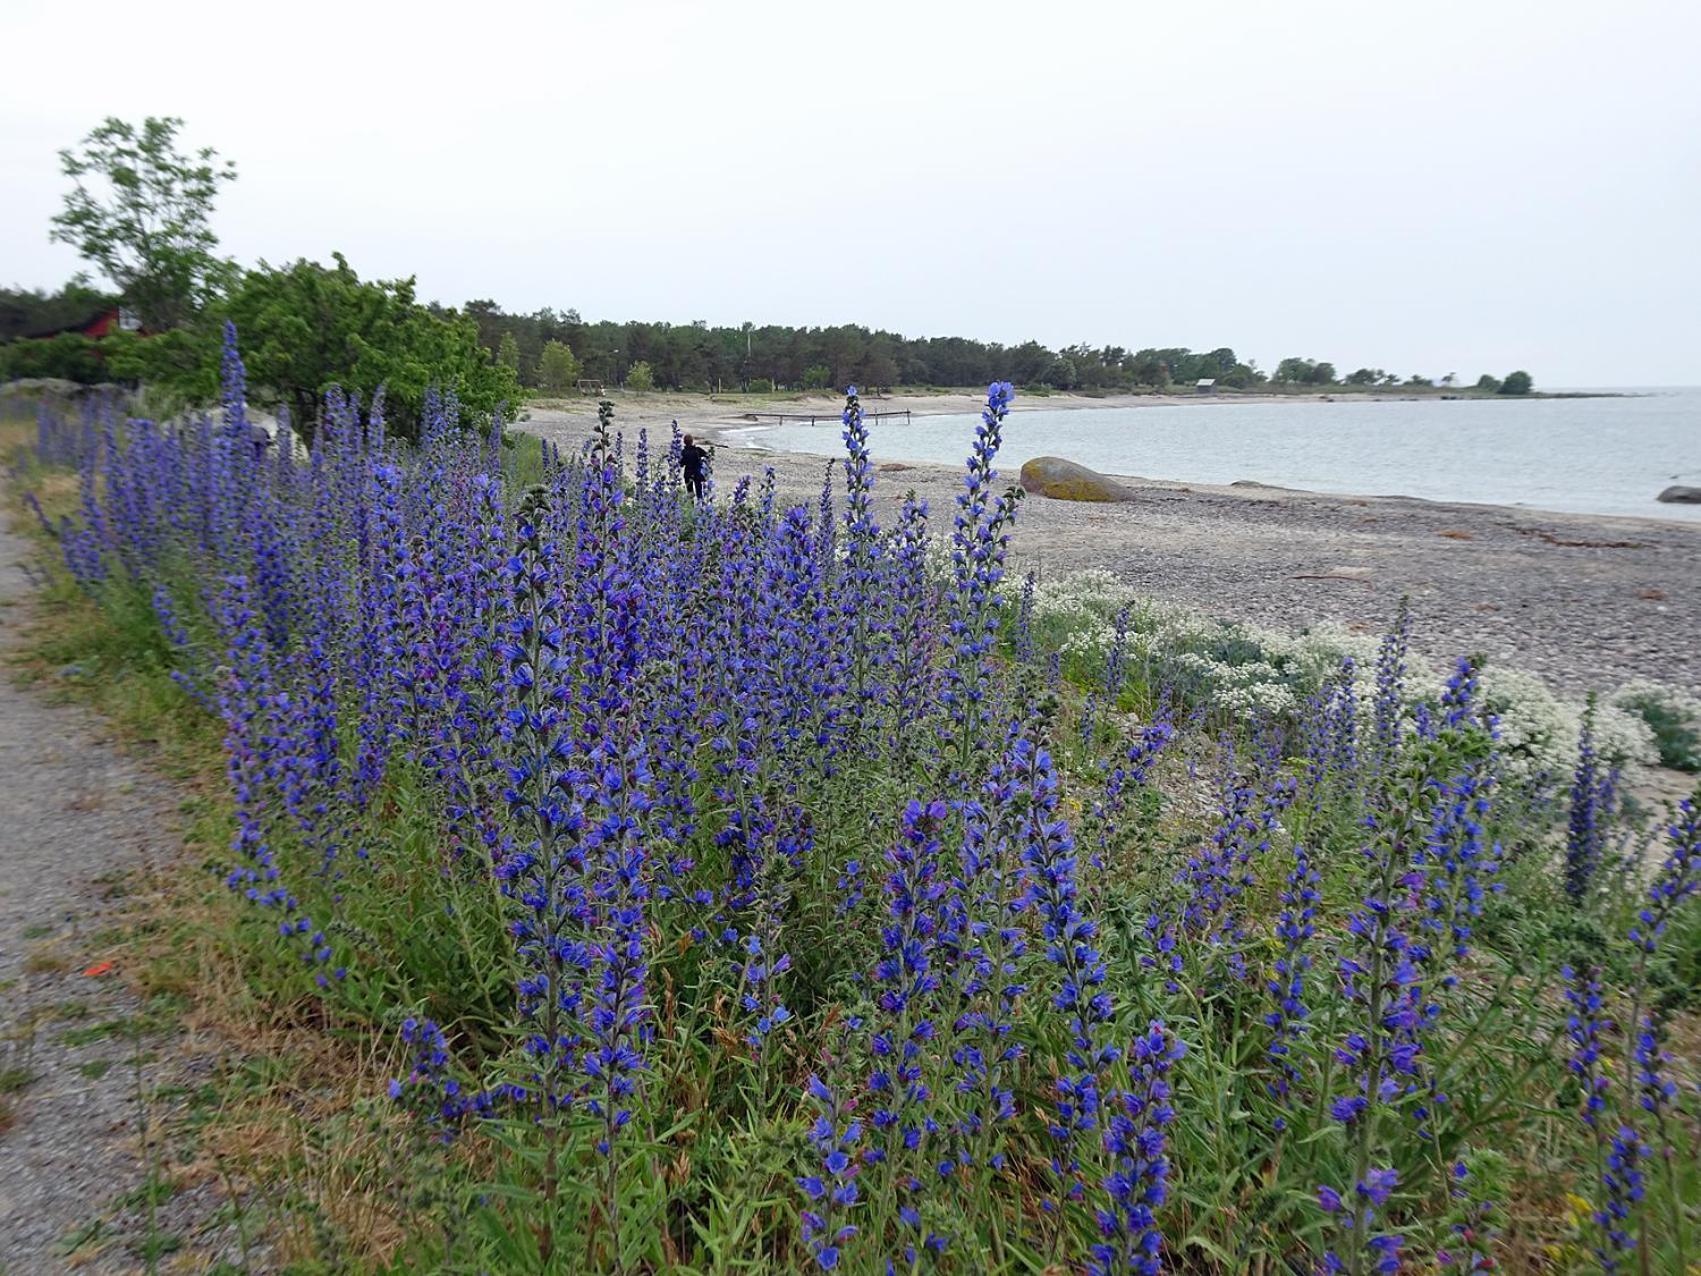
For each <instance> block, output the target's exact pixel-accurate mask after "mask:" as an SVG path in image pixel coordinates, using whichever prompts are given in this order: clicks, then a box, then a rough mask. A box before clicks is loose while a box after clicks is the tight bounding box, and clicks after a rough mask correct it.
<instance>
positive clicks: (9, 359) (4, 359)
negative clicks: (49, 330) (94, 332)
mask: <svg viewBox="0 0 1701 1276" xmlns="http://www.w3.org/2000/svg"><path fill="white" fill-rule="evenodd" d="M23 377H57V378H58V379H60V380H62V381H75V382H77V383H78V384H79V385H98V384H99V383H100V382H102V381H110V380H113V379H114V377H113V375H112V374H111V373H110V372H109V371H108V370H107V367H106V364H105V362H104V360H103V359H102V357H101V343H100V342H98V341H91V340H89V339H88V338H87V337H84V336H82V335H80V334H78V333H75V332H62V333H60V334H59V335H58V336H56V337H45V338H42V339H41V340H39V341H12V342H8V343H7V344H6V345H3V346H0V381H12V380H17V379H19V378H23Z"/></svg>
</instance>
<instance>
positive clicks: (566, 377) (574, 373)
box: [537, 341, 579, 394]
mask: <svg viewBox="0 0 1701 1276" xmlns="http://www.w3.org/2000/svg"><path fill="white" fill-rule="evenodd" d="M537 379H538V384H539V385H540V386H542V387H543V388H544V389H545V390H548V391H549V392H550V393H552V394H562V393H564V392H566V391H568V390H571V389H572V388H573V385H574V383H575V382H577V381H578V379H579V360H578V359H577V358H575V357H574V355H573V350H572V347H570V346H569V345H568V344H567V343H566V342H565V341H549V342H546V343H544V347H543V353H542V354H540V355H539V356H538V361H537Z"/></svg>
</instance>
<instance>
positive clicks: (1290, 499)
mask: <svg viewBox="0 0 1701 1276" xmlns="http://www.w3.org/2000/svg"><path fill="white" fill-rule="evenodd" d="M677 410H678V409H669V411H670V412H671V411H677ZM618 423H619V425H620V426H621V428H622V430H623V431H624V432H625V434H626V448H627V453H628V455H630V454H631V451H632V448H633V446H634V444H635V442H636V434H637V432H638V429H639V428H640V427H641V426H646V427H648V428H649V431H650V434H651V437H652V440H654V441H658V442H659V441H665V440H666V439H667V437H668V431H669V423H668V420H667V419H666V418H665V417H659V418H658V417H656V416H653V415H648V414H646V413H645V412H644V411H643V410H642V409H641V408H640V409H638V410H629V409H628V408H627V407H625V406H623V407H622V408H621V409H620V418H619V420H618ZM682 423H683V424H684V426H685V428H687V429H691V430H695V431H697V432H699V433H702V434H705V435H708V436H709V437H711V438H714V437H717V436H718V438H719V439H720V447H719V449H718V458H717V463H716V469H715V482H716V485H717V488H718V491H719V492H720V493H721V494H722V495H723V497H724V495H725V494H727V493H730V492H731V490H732V485H733V483H734V482H735V481H736V479H737V477H738V476H739V475H740V474H745V473H754V474H757V475H759V474H760V473H761V470H762V468H763V467H765V466H769V465H771V466H773V467H774V470H775V477H776V480H777V484H778V490H779V492H780V493H781V495H782V496H783V497H784V498H786V499H788V500H791V501H794V502H795V501H803V500H809V501H812V500H814V499H815V498H816V497H817V496H818V494H819V492H820V488H821V476H822V472H823V466H824V458H823V457H814V456H806V455H801V454H797V453H777V452H760V451H757V450H755V449H752V448H750V447H749V446H748V445H747V444H745V443H744V442H743V439H742V438H741V437H740V436H736V435H731V436H729V435H728V434H726V433H724V432H723V431H724V430H725V427H727V426H728V425H732V424H735V423H734V422H730V421H724V420H723V421H719V422H717V421H716V420H714V419H712V418H704V419H692V420H685V421H683V422H682ZM590 425H591V418H590V417H589V416H588V415H586V414H580V413H573V414H569V413H563V412H554V411H536V412H534V413H533V414H532V416H531V418H530V419H529V420H527V421H525V422H523V423H522V424H521V426H520V427H519V428H521V429H524V430H528V431H531V432H533V433H536V434H540V435H543V436H544V437H546V438H549V439H552V440H554V441H556V442H557V443H558V444H559V445H560V446H561V448H562V450H563V451H566V450H568V449H569V448H571V447H573V446H576V445H577V444H578V443H580V442H582V441H583V440H584V439H585V437H586V436H587V434H588V432H589V428H590ZM819 433H820V436H821V447H822V450H823V452H828V451H831V450H833V449H836V448H837V447H838V446H839V436H838V431H837V430H834V429H830V428H827V427H825V426H823V427H822V428H821V429H820V431H819ZM971 442H972V439H970V438H967V437H965V438H964V440H963V451H964V455H965V456H966V455H967V453H968V449H969V446H970V444H971ZM875 460H876V462H878V461H879V456H878V453H876V456H875ZM1015 477H1016V476H1015V475H1014V474H1013V473H1011V474H1006V475H1003V476H1002V477H1001V479H1000V481H1001V482H1012V481H1014V479H1015ZM1123 481H1124V482H1126V483H1127V484H1128V485H1129V486H1131V487H1132V488H1133V489H1134V491H1135V493H1136V496H1137V499H1136V500H1134V501H1133V502H1132V503H1129V504H1123V505H1084V504H1079V503H1075V502H1069V501H1053V500H1046V499H1044V498H1040V497H1029V498H1028V499H1026V500H1025V501H1024V502H1023V505H1022V510H1021V513H1020V515H1019V517H1018V518H1017V523H1016V534H1015V538H1014V541H1013V542H1012V563H1013V565H1014V566H1015V567H1016V568H1017V569H1018V570H1024V569H1027V568H1035V569H1038V570H1039V571H1040V572H1041V573H1042V574H1057V573H1062V572H1072V571H1079V570H1082V569H1085V568H1104V569H1107V570H1110V571H1112V572H1115V573H1116V574H1117V575H1118V576H1120V577H1121V578H1123V579H1124V580H1126V581H1127V582H1128V583H1130V584H1131V585H1133V586H1135V587H1136V588H1137V589H1139V590H1140V591H1142V592H1144V593H1146V594H1149V595H1151V596H1153V597H1156V598H1159V599H1164V600H1167V601H1171V602H1178V603H1184V604H1187V605H1189V606H1192V607H1196V608H1198V609H1200V610H1201V611H1204V612H1206V613H1208V614H1211V615H1215V616H1221V617H1223V618H1225V619H1234V620H1247V621H1254V622H1257V623H1259V624H1262V625H1266V626H1270V627H1274V628H1280V629H1286V630H1290V631H1291V630H1298V629H1303V628H1305V627H1307V626H1309V625H1312V624H1315V623H1317V622H1319V621H1324V620H1329V621H1335V622H1339V623H1342V624H1345V625H1347V626H1349V627H1353V628H1357V629H1360V630H1362V631H1364V632H1369V633H1381V632H1383V631H1384V630H1385V629H1386V628H1387V626H1388V624H1389V623H1390V621H1391V620H1392V618H1393V615H1394V610H1395V608H1396V606H1397V605H1398V603H1399V600H1400V597H1401V595H1409V596H1410V598H1411V604H1412V613H1413V618H1414V621H1415V632H1414V635H1413V645H1414V647H1415V648H1416V649H1417V650H1418V651H1420V652H1421V653H1422V654H1424V655H1426V656H1429V657H1430V658H1432V659H1434V660H1440V661H1451V660H1452V659H1454V658H1455V657H1457V656H1458V655H1460V654H1462V653H1464V652H1467V651H1469V652H1480V653H1482V654H1484V655H1486V656H1488V657H1489V658H1490V659H1492V660H1494V661H1496V662H1504V663H1507V664H1510V665H1515V666H1518V667H1521V668H1525V669H1529V670H1531V671H1533V672H1535V673H1538V674H1540V675H1542V676H1543V677H1544V678H1546V679H1547V680H1548V681H1549V682H1550V683H1552V684H1553V685H1555V686H1556V687H1558V688H1561V689H1563V690H1566V691H1569V692H1572V693H1578V692H1582V691H1586V690H1589V689H1598V690H1601V691H1609V690H1611V689H1613V688H1615V687H1617V686H1618V685H1620V684H1621V683H1623V682H1626V681H1628V680H1629V679H1631V678H1633V677H1637V676H1641V677H1646V678H1653V679H1656V680H1659V681H1662V682H1667V683H1670V684H1671V685H1673V686H1676V687H1680V688H1684V689H1686V690H1688V691H1690V692H1692V693H1695V692H1698V691H1701V645H1698V644H1697V635H1698V634H1701V588H1697V587H1698V586H1701V524H1692V523H1682V522H1676V521H1668V520H1661V519H1643V518H1609V517H1604V516H1598V515H1587V514H1556V513H1546V512H1542V511H1536V510H1526V509H1514V508H1509V507H1501V506H1492V505H1463V504H1445V503H1439V502H1431V501H1420V500H1414V499H1410V498H1405V497H1386V496H1385V497H1375V496H1371V497H1343V496H1321V495H1314V494H1310V493H1303V492H1290V491H1284V490H1281V489H1276V488H1269V487H1260V486H1252V485H1249V486H1244V487H1243V486H1230V487H1201V486H1197V485H1195V486H1183V485H1180V484H1173V483H1161V482H1153V481H1150V480H1146V479H1138V478H1126V479H1124V480H1123ZM961 485H962V473H961V471H959V470H952V469H945V468H941V467H938V466H929V465H896V464H894V463H890V462H888V463H886V464H885V465H881V466H879V473H878V474H877V479H876V489H875V490H876V494H877V498H878V499H877V502H876V504H877V506H878V507H879V509H880V510H881V518H882V521H883V522H890V520H891V519H892V518H893V516H894V515H895V512H896V506H897V502H898V501H899V500H900V499H901V498H902V496H903V494H904V492H905V491H906V490H907V489H909V488H914V489H916V491H917V492H918V494H920V495H923V496H926V497H927V498H928V500H929V502H930V504H931V507H932V510H933V515H934V519H933V521H934V524H935V527H936V528H937V529H938V530H939V531H940V532H942V533H944V532H949V530H950V515H951V513H952V512H953V510H954V505H953V501H954V499H955V497H956V494H957V492H958V491H960V490H961ZM836 499H837V500H838V501H839V502H840V503H841V505H842V500H843V487H842V482H841V483H840V486H839V493H838V496H837V497H836ZM841 512H842V510H841Z"/></svg>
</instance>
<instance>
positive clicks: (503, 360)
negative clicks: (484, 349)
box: [496, 332, 520, 379]
mask: <svg viewBox="0 0 1701 1276" xmlns="http://www.w3.org/2000/svg"><path fill="white" fill-rule="evenodd" d="M496 362H497V363H499V364H501V365H502V366H503V367H504V368H507V369H508V370H509V371H510V372H512V373H513V374H514V376H515V378H516V379H518V377H519V375H520V343H519V342H518V341H516V340H514V334H513V333H511V332H504V333H503V334H502V344H501V345H499V346H497V348H496Z"/></svg>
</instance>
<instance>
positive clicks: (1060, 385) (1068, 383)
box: [1040, 355, 1078, 390]
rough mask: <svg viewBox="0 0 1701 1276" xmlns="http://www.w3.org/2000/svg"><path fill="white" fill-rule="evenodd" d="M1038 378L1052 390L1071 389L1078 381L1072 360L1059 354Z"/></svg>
mask: <svg viewBox="0 0 1701 1276" xmlns="http://www.w3.org/2000/svg"><path fill="white" fill-rule="evenodd" d="M1040 380H1041V381H1043V382H1044V383H1045V384H1046V385H1048V386H1050V387H1051V388H1052V389H1054V390H1073V389H1074V388H1075V386H1076V383H1077V381H1078V378H1077V377H1076V375H1075V364H1074V361H1073V360H1070V359H1066V358H1064V357H1063V356H1062V355H1059V356H1058V357H1057V358H1055V359H1053V360H1052V361H1051V363H1050V364H1049V365H1048V366H1047V367H1046V370H1045V374H1044V375H1043V376H1042V377H1041V378H1040Z"/></svg>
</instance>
